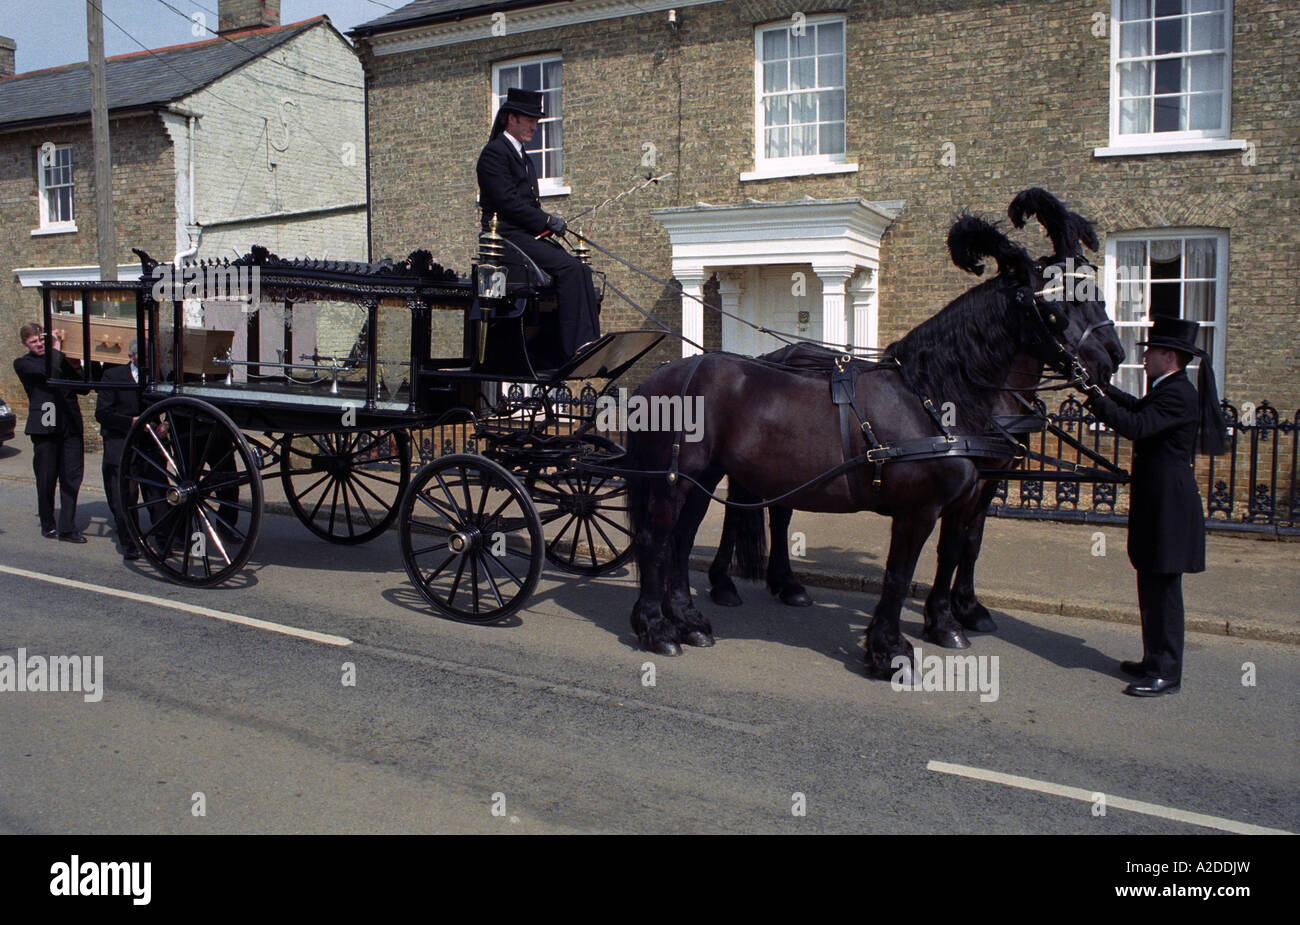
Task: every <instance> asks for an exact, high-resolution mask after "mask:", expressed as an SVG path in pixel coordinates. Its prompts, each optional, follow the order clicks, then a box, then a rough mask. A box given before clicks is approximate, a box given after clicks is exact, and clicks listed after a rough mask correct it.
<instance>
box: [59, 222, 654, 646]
mask: <svg viewBox="0 0 1300 925" xmlns="http://www.w3.org/2000/svg"><path fill="white" fill-rule="evenodd" d="M498 242H500V239H499V238H495V236H494V235H493V234H492V233H491V232H486V233H485V234H484V236H483V238H482V240H481V254H480V259H479V262H478V263H477V264H476V265H475V267H474V271H473V273H472V276H471V278H470V279H465V278H461V277H458V276H457V275H456V274H455V273H453V272H451V271H449V270H445V269H444V268H442V267H441V266H439V265H438V264H437V263H435V262H433V260H432V259H431V257H430V255H429V254H428V252H425V251H416V252H415V253H413V254H411V255H410V257H408V258H407V259H406V260H405V261H403V262H400V263H393V262H391V261H384V262H382V263H377V264H366V263H346V262H340V261H313V260H282V259H280V258H278V257H276V256H274V255H272V254H269V253H268V252H267V251H266V249H265V248H259V247H254V248H253V250H252V252H251V253H249V254H248V255H247V256H245V257H242V258H240V259H238V260H235V261H233V262H231V261H222V262H220V263H216V262H199V263H187V264H182V265H181V266H179V267H175V266H173V265H172V264H169V263H158V262H157V261H155V260H153V259H152V258H150V257H149V256H148V255H147V254H145V253H143V252H141V251H137V252H136V253H137V254H138V255H139V256H140V258H141V263H142V274H141V276H140V278H139V279H137V280H132V281H122V282H102V281H101V282H77V283H69V282H46V283H43V284H42V291H43V299H44V323H45V328H46V331H47V332H49V331H53V330H55V329H58V328H64V329H66V330H67V332H68V333H67V335H66V337H65V353H67V354H68V355H69V356H70V357H72V358H74V359H83V360H85V359H88V360H89V361H90V362H85V363H83V365H82V369H83V371H84V376H85V378H84V379H82V380H77V381H73V382H70V383H67V384H69V385H76V386H83V387H84V386H85V385H86V384H87V383H89V384H90V385H92V387H94V388H95V389H100V390H102V389H108V388H122V389H137V390H138V391H139V393H140V396H141V399H142V406H143V408H144V410H143V411H142V412H141V415H140V417H139V418H138V419H137V420H136V422H135V424H134V425H133V426H132V428H131V430H130V433H129V434H128V436H127V439H126V446H125V450H124V452H123V463H122V466H121V482H120V487H121V490H122V497H123V498H124V499H125V508H126V511H127V524H128V529H129V531H130V532H131V533H132V534H133V536H132V537H131V538H132V539H133V540H135V542H136V543H137V545H138V546H139V547H140V549H141V551H142V553H143V555H144V557H145V559H147V560H148V561H149V562H150V563H151V564H152V565H153V566H154V567H155V568H156V569H158V570H159V571H160V572H161V573H162V574H163V575H164V576H166V577H167V578H169V579H170V580H172V581H175V582H178V583H181V584H188V585H199V586H207V585H215V584H218V583H220V582H223V581H225V580H227V579H228V578H230V577H231V576H233V575H234V574H235V573H237V572H238V571H239V570H240V569H241V568H242V567H243V566H244V564H245V563H246V562H247V561H248V558H249V556H250V555H251V553H252V551H253V546H254V544H255V543H256V540H257V536H258V530H259V527H260V524H261V517H262V508H263V486H262V480H263V473H267V472H268V471H273V470H278V472H279V476H280V480H281V483H282V485H283V488H284V494H285V498H286V500H287V501H288V504H289V506H290V507H291V508H292V510H293V512H294V513H295V514H296V515H297V516H298V518H299V519H300V520H301V521H302V522H303V523H304V524H305V525H306V526H307V527H308V529H310V530H311V531H312V532H313V533H315V534H316V535H317V536H319V537H321V538H323V539H325V540H328V541H330V542H333V543H343V544H350V543H360V542H364V541H366V540H368V539H371V538H373V537H375V536H377V535H379V534H380V533H382V532H383V531H384V530H386V529H387V528H388V527H389V526H391V525H392V523H393V522H394V520H396V521H397V523H398V529H399V532H400V539H401V547H402V554H403V559H404V562H405V566H406V571H407V574H408V575H409V577H410V579H411V581H412V582H413V583H414V584H415V585H416V587H418V588H419V589H420V591H421V593H422V594H424V596H425V598H426V599H427V600H428V601H429V602H430V604H432V605H433V607H434V608H436V609H437V610H438V611H440V612H442V613H443V614H446V615H449V616H452V617H455V618H458V619H462V620H467V621H471V622H483V623H487V622H492V621H495V620H499V619H501V618H503V617H505V616H507V615H508V614H510V613H512V612H513V611H514V610H516V609H517V608H518V607H520V606H521V605H523V603H524V602H525V601H526V600H527V598H528V597H529V595H530V594H531V593H532V591H533V589H534V587H535V586H536V584H537V580H538V577H539V575H540V571H541V564H542V560H543V558H547V559H549V560H550V561H551V562H552V563H553V564H555V565H557V566H558V567H560V568H562V569H565V570H567V571H570V572H577V573H584V574H597V573H599V572H602V571H605V570H607V569H609V568H612V567H614V566H616V565H619V564H621V563H623V562H625V561H626V560H627V558H628V557H629V556H630V553H631V550H630V541H631V535H630V532H629V531H628V529H627V526H626V500H625V497H624V492H625V486H624V485H623V483H622V482H620V481H619V480H615V479H609V478H606V477H605V476H601V475H596V474H593V473H592V472H591V471H589V470H586V469H585V468H584V463H589V464H591V463H594V464H596V465H597V466H600V465H602V464H607V463H608V462H610V461H612V460H614V459H616V458H617V457H618V456H620V455H621V453H622V450H621V448H620V447H619V446H618V445H617V444H615V443H613V442H612V441H610V440H609V439H607V438H605V437H602V436H601V435H600V434H597V433H595V432H594V427H593V423H594V421H593V418H594V412H595V408H594V404H595V403H594V401H588V402H585V403H581V404H580V405H579V407H578V409H577V410H576V412H575V411H574V410H573V408H572V406H571V405H568V404H567V403H564V402H560V401H557V400H556V398H557V395H564V396H569V395H571V394H572V392H571V391H570V389H569V388H568V385H569V384H570V383H572V382H574V381H575V380H581V381H584V382H585V383H586V385H587V386H588V387H587V388H585V389H584V392H585V394H587V395H588V396H589V398H590V397H591V396H593V395H594V394H595V393H594V392H593V388H595V389H596V391H601V390H603V389H605V388H608V386H609V384H610V383H611V382H612V381H613V380H614V379H615V378H616V377H618V376H619V375H621V374H622V373H623V372H624V371H625V370H627V369H628V368H629V367H630V366H631V365H632V364H633V363H635V362H636V361H637V360H638V359H640V358H641V357H642V356H644V355H645V354H646V353H647V352H649V351H650V350H651V349H652V348H653V347H654V346H655V345H656V344H657V343H658V342H659V341H660V340H661V339H662V337H663V334H662V333H661V332H656V331H631V332H622V333H617V334H606V335H604V336H603V337H601V338H600V339H599V340H597V341H595V342H593V343H591V344H588V345H586V346H584V347H583V348H582V349H580V350H579V352H578V354H577V355H576V356H573V357H565V356H563V355H562V354H561V352H560V350H559V347H558V340H557V338H556V334H555V325H554V324H553V323H551V321H552V319H551V318H550V317H549V315H550V312H552V311H554V289H553V287H549V286H548V283H549V280H547V279H546V278H545V276H544V274H541V273H539V272H538V271H537V270H536V268H535V267H528V266H526V265H525V263H524V262H523V261H521V260H517V259H516V260H511V259H510V258H509V256H508V255H507V254H506V253H504V251H505V250H507V248H503V247H502V246H501V245H500V244H499V243H498ZM131 340H136V341H138V344H139V350H138V354H139V367H140V373H141V375H140V381H139V384H138V385H132V384H130V383H115V382H109V381H104V380H103V379H102V378H101V375H100V370H102V369H103V368H105V367H103V366H101V365H100V364H101V363H124V362H126V361H127V355H126V354H127V350H128V345H129V342H130V341H131ZM503 383H507V384H510V383H512V384H513V385H511V387H510V388H509V393H510V394H511V395H512V396H514V397H515V400H513V401H509V400H507V399H506V398H505V391H506V390H504V389H503ZM521 387H522V388H521ZM528 392H530V394H524V393H528ZM466 422H471V423H472V424H473V425H474V428H473V439H474V441H475V443H477V445H479V446H480V447H481V449H482V452H481V453H475V452H472V451H471V452H452V453H450V454H448V455H444V456H441V457H439V458H436V459H434V460H433V461H431V462H429V463H428V464H426V465H425V466H423V467H422V468H421V469H419V471H417V472H415V473H414V474H412V472H411V452H412V448H411V437H410V433H411V431H412V430H414V429H428V428H439V427H444V426H449V425H464V424H465V423H466ZM453 432H454V433H459V434H461V435H462V436H461V438H460V441H461V443H464V442H465V440H464V436H463V435H464V434H465V433H466V429H465V428H464V427H463V426H458V427H456V429H455V431H453ZM452 448H453V449H457V447H455V446H453V447H452ZM459 449H461V450H464V449H466V447H465V446H461V447H459Z"/></svg>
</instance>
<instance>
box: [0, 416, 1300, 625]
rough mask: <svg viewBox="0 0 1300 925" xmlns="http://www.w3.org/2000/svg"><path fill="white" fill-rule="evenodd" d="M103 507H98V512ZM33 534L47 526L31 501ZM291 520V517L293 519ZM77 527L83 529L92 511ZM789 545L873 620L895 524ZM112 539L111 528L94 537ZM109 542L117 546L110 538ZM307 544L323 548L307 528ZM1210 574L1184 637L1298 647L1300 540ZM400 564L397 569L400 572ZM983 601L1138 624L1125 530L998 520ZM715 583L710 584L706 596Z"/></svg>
mask: <svg viewBox="0 0 1300 925" xmlns="http://www.w3.org/2000/svg"><path fill="white" fill-rule="evenodd" d="M100 459H101V457H100V455H99V453H87V455H86V475H85V478H84V480H83V483H82V500H83V505H84V506H85V507H86V508H87V509H89V508H91V507H97V510H95V511H94V512H93V513H92V514H90V516H91V517H93V519H95V520H99V521H102V520H103V519H104V518H105V517H106V515H107V508H106V507H105V506H103V497H104V494H103V486H102V484H101V476H100ZM0 478H2V479H8V480H11V481H20V482H27V483H29V484H30V483H32V482H33V481H34V480H33V476H32V455H31V444H30V441H29V440H28V438H27V437H25V436H24V435H23V434H21V433H20V434H18V435H17V436H16V437H15V438H14V440H13V441H11V442H9V443H6V444H5V445H4V446H3V447H0ZM263 487H264V490H265V494H266V510H267V511H268V512H271V513H283V514H290V511H289V507H288V505H287V504H286V503H285V501H284V495H283V491H282V489H281V485H280V480H279V478H278V477H264V479H263ZM96 502H99V505H98V506H96ZM32 508H33V510H32V514H33V516H32V534H33V536H34V535H35V534H36V532H37V530H38V525H37V523H36V518H35V499H34V498H33V503H32ZM290 516H292V515H290ZM79 520H81V522H82V523H83V524H84V523H85V522H86V520H87V513H86V511H84V510H83V512H82V514H81V516H80V517H79ZM790 530H791V534H792V540H794V541H796V542H798V541H800V540H802V543H803V546H804V547H805V548H803V549H802V550H801V551H802V553H803V555H802V556H801V557H799V558H794V557H792V562H793V564H794V568H795V571H796V572H797V573H798V575H799V576H800V579H801V580H802V581H804V582H805V583H806V584H808V585H809V586H810V587H811V588H812V589H813V591H812V594H813V597H814V598H816V590H815V589H816V588H818V587H831V588H838V589H842V590H856V591H862V592H863V593H864V598H863V600H862V602H861V607H862V608H863V610H864V611H866V612H868V613H869V612H870V610H871V608H872V607H874V606H875V597H876V595H878V594H879V592H880V582H881V576H882V575H883V572H884V563H885V557H886V553H887V551H888V546H889V521H888V520H887V519H885V518H883V517H880V516H878V515H875V514H809V513H805V512H802V511H796V512H795V514H794V520H793V522H792V523H791V525H790ZM89 532H90V534H91V536H92V542H94V541H95V540H94V539H93V537H94V536H95V535H100V536H106V535H107V534H108V533H110V532H111V527H109V526H108V525H107V524H102V529H92V530H90V531H89ZM721 532H722V508H721V506H720V505H713V506H712V507H711V508H710V510H709V513H708V516H707V517H706V518H705V521H704V524H703V525H702V526H701V528H700V532H699V536H698V537H697V540H696V546H695V556H694V559H693V564H694V565H695V567H698V568H699V569H701V570H703V569H706V568H707V567H708V562H709V560H710V559H711V558H712V555H713V551H714V550H715V549H716V548H717V542H718V538H719V537H720V535H721ZM105 541H106V542H107V541H108V540H105ZM937 541H938V529H937V528H936V530H935V532H934V534H933V535H932V536H931V537H930V540H929V542H928V543H927V545H926V548H925V550H924V551H923V552H922V554H921V560H920V562H919V563H918V565H917V569H916V575H915V576H914V579H913V589H912V590H913V595H914V596H915V597H917V598H923V597H924V596H925V594H926V593H927V592H928V590H929V585H930V582H931V581H932V580H933V576H934V562H935V546H936V543H937ZM303 542H320V541H319V540H317V539H316V538H314V537H312V536H311V535H310V534H308V533H307V531H306V529H305V528H304V530H303ZM1206 560H1207V566H1208V569H1207V571H1205V572H1203V573H1201V574H1199V575H1188V576H1186V577H1185V578H1184V580H1183V595H1184V599H1185V600H1186V604H1187V629H1189V630H1194V631H1197V632H1203V633H1214V634H1217V635H1221V636H1238V637H1242V638H1247V639H1260V640H1268V641H1274V642H1285V643H1290V644H1292V645H1300V543H1296V542H1285V541H1278V540H1273V539H1256V538H1254V537H1252V536H1237V535H1225V534H1223V533H1211V534H1210V535H1209V537H1208V539H1207V543H1206ZM400 566H401V563H400V562H394V563H393V568H400ZM975 580H976V590H977V592H978V594H979V597H980V600H981V601H982V602H983V603H984V604H985V606H987V607H988V608H989V609H990V610H992V611H994V619H996V618H997V613H996V612H997V611H999V610H1026V611H1032V612H1037V613H1049V614H1053V613H1054V614H1063V615H1066V616H1071V617H1084V618H1089V619H1095V620H1107V621H1111V622H1118V623H1131V624H1134V625H1136V624H1137V623H1138V613H1137V582H1136V578H1135V574H1134V572H1133V568H1132V566H1130V565H1129V561H1128V556H1127V554H1126V552H1125V531H1124V528H1123V527H1111V526H1098V525H1094V524H1086V525H1085V524H1063V523H1051V522H1047V521H1025V520H1010V519H1000V518H994V517H990V518H989V521H988V526H987V528H986V530H985V533H984V547H983V551H982V553H981V555H980V560H979V566H978V568H977V570H976V575H975ZM706 584H707V582H705V581H704V580H703V578H702V577H701V578H700V579H699V580H697V581H696V587H697V589H699V590H701V591H703V590H704V588H705V586H706ZM738 584H739V587H740V593H741V595H742V596H749V597H755V596H758V595H762V594H766V593H767V592H766V590H765V589H764V588H763V586H762V585H761V584H753V583H749V582H739V583H738Z"/></svg>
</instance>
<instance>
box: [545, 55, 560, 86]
mask: <svg viewBox="0 0 1300 925" xmlns="http://www.w3.org/2000/svg"><path fill="white" fill-rule="evenodd" d="M560 66H561V62H559V61H546V62H544V63H543V64H542V69H543V71H544V72H545V74H544V77H545V82H544V86H546V87H547V88H552V87H558V86H559V85H560Z"/></svg>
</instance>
